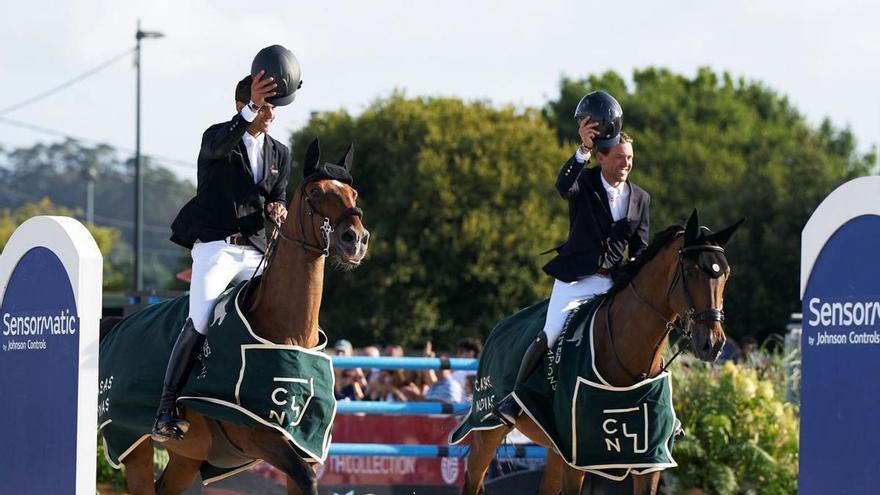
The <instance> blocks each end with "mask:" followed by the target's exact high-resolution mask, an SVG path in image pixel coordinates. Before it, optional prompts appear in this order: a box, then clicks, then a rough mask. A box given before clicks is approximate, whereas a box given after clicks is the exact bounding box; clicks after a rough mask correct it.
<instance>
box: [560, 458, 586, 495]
mask: <svg viewBox="0 0 880 495" xmlns="http://www.w3.org/2000/svg"><path fill="white" fill-rule="evenodd" d="M583 484H584V472H583V471H581V470H580V469H575V468H573V467H571V466H568V465H566V466H563V467H562V495H580V493H581V487H582V486H583Z"/></svg>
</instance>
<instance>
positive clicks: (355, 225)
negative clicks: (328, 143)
mask: <svg viewBox="0 0 880 495" xmlns="http://www.w3.org/2000/svg"><path fill="white" fill-rule="evenodd" d="M320 155H321V149H320V144H319V142H318V140H317V139H315V140H314V141H312V144H310V145H309V149H308V151H306V156H305V160H304V161H303V181H302V183H301V184H300V186H299V187H298V188H297V190H296V192H295V193H294V195H293V198H292V199H291V206H294V205H296V206H295V208H296V212H295V213H294V214H295V215H296V217H298V218H292V219H291V220H293V221H292V222H290V221H289V222H286V223H285V225H284V226H283V228H282V232H281V234H282V235H283V236H284V237H285V238H287V239H288V240H291V241H292V242H294V243H297V244H299V245H301V246H302V247H303V248H305V249H306V250H308V251H312V252H314V253H316V254H321V255H324V256H331V257H332V258H333V260H334V261H336V262H337V263H338V264H339V265H341V266H343V267H348V268H354V267H356V266H358V265H360V263H361V260H363V258H364V256H365V255H366V254H367V245H368V244H369V241H370V233H369V232H368V231H367V229H365V228H364V225H363V223H362V221H361V217H362V216H363V211H362V210H361V209H360V208H358V207H357V206H356V202H357V191H356V190H355V189H354V187H352V178H351V175H350V174H349V170H350V169H351V164H352V160H353V157H354V147H353V146H349V147H348V151H347V152H346V153H345V155H344V156H343V157H342V158H341V159H340V160H339V161H338V162H337V163H335V164H334V163H320ZM319 163H320V164H319ZM292 210H293V208H292ZM297 224H298V225H297Z"/></svg>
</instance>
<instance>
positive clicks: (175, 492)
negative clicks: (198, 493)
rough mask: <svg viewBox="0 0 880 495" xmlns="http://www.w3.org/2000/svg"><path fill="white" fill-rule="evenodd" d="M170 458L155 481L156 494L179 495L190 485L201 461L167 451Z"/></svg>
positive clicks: (197, 472)
mask: <svg viewBox="0 0 880 495" xmlns="http://www.w3.org/2000/svg"><path fill="white" fill-rule="evenodd" d="M168 455H169V456H170V460H169V461H168V465H167V466H165V470H164V471H162V475H161V476H159V480H158V481H156V494H157V495H179V494H181V493H183V492H185V491H186V490H187V488H189V487H190V486H191V485H192V482H193V480H194V479H195V478H196V475H197V474H199V468H200V467H201V466H202V461H200V460H197V459H190V458H189V457H184V456H182V455H180V454H176V453H174V452H170V451H169V452H168Z"/></svg>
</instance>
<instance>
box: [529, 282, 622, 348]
mask: <svg viewBox="0 0 880 495" xmlns="http://www.w3.org/2000/svg"><path fill="white" fill-rule="evenodd" d="M612 285H613V283H612V281H611V277H609V276H607V275H599V274H596V275H590V276H587V277H584V278H582V279H580V280H578V281H577V282H561V281H559V280H555V281H554V283H553V292H552V293H551V294H550V306H549V307H548V308H547V321H545V322H544V333H545V334H547V346H548V347H552V346H553V344H554V343H555V342H556V339H557V338H559V334H561V333H562V329H563V327H564V326H565V320H566V319H567V318H568V314H569V313H570V312H571V311H572V310H573V309H575V308H577V307H578V306H580V305H581V303H583V302H584V301H586V300H588V299H591V298H593V297H594V296H596V295H599V294H603V293H605V292H608V289H610V288H611V286H612Z"/></svg>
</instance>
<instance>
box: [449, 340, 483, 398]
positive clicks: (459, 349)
mask: <svg viewBox="0 0 880 495" xmlns="http://www.w3.org/2000/svg"><path fill="white" fill-rule="evenodd" d="M482 351H483V345H482V344H481V343H480V341H479V340H477V339H475V338H473V337H466V338H463V339H461V340H459V341H458V344H457V345H456V353H455V356H456V357H459V358H464V359H479V357H480V352H482ZM476 374H477V372H476V371H474V370H455V371H453V372H452V378H453V379H454V380H455V381H457V382H458V383H459V385H461V387H462V389H464V388H465V384H466V382H467V378H468V377H470V376H476Z"/></svg>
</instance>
